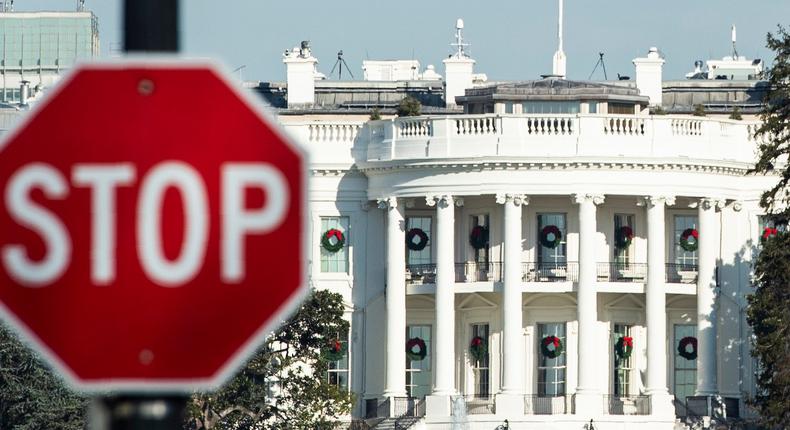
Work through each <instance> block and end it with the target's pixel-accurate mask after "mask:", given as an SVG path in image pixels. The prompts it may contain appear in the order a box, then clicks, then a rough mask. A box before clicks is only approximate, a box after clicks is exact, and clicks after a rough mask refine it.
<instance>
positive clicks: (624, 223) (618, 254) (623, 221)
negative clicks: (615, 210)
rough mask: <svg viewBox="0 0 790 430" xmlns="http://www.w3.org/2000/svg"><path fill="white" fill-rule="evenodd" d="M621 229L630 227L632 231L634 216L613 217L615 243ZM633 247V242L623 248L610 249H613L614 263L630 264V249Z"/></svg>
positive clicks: (619, 215) (617, 215)
mask: <svg viewBox="0 0 790 430" xmlns="http://www.w3.org/2000/svg"><path fill="white" fill-rule="evenodd" d="M621 227H631V229H632V230H634V216H633V215H631V214H615V216H614V240H615V243H616V241H617V235H618V232H619V231H620V228H621ZM633 246H634V244H633V241H632V242H631V245H629V246H627V247H625V248H618V247H617V246H616V245H615V246H613V247H612V248H614V262H615V263H618V264H629V263H631V248H633Z"/></svg>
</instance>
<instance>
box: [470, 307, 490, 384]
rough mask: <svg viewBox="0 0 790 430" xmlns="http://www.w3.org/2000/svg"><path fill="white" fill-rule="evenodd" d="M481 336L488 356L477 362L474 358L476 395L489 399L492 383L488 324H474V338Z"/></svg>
mask: <svg viewBox="0 0 790 430" xmlns="http://www.w3.org/2000/svg"><path fill="white" fill-rule="evenodd" d="M476 336H480V337H481V338H483V345H485V346H486V354H485V356H483V358H482V359H480V360H479V361H478V360H475V359H474V357H472V369H473V370H474V372H473V373H474V378H475V395H476V396H479V397H488V396H490V395H491V383H490V377H489V360H490V355H491V354H490V351H489V349H488V347H489V341H488V324H485V323H481V324H472V338H475V337H476Z"/></svg>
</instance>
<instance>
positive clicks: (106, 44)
mask: <svg viewBox="0 0 790 430" xmlns="http://www.w3.org/2000/svg"><path fill="white" fill-rule="evenodd" d="M129 1H133V0H129ZM180 3H181V4H180V8H181V9H180V13H181V21H180V35H181V49H182V53H183V55H185V56H188V57H212V58H218V59H220V60H221V61H222V62H224V63H225V65H226V66H227V67H228V68H230V69H231V70H232V69H236V68H238V67H241V68H242V69H241V70H240V72H239V73H241V76H242V77H243V79H244V80H260V81H282V80H284V79H285V66H284V65H283V63H282V53H283V51H284V50H285V49H286V48H291V47H294V46H298V45H299V42H300V41H301V40H310V41H311V45H312V47H313V54H314V55H315V56H316V57H317V58H318V60H319V66H318V67H319V70H320V71H321V72H323V73H325V74H326V75H330V71H331V69H332V67H333V65H334V64H335V62H336V59H337V55H336V54H337V51H339V50H341V49H342V50H343V52H344V58H345V60H346V62H347V63H348V65H349V66H350V67H351V72H352V73H353V74H354V77H355V78H356V79H361V77H362V61H363V60H365V59H372V60H375V59H416V60H419V61H420V64H421V66H422V68H425V66H427V65H428V64H434V65H435V66H436V70H437V72H438V73H440V74H443V73H444V67H443V65H442V64H441V61H442V59H444V58H446V57H447V55H448V54H450V53H451V52H453V51H452V48H451V47H450V46H449V44H450V43H451V42H452V41H453V40H454V34H455V22H456V19H457V18H462V19H463V20H464V22H465V29H464V37H465V39H466V41H467V42H469V43H471V47H470V48H469V51H468V52H470V53H471V56H472V58H473V59H474V60H475V61H476V65H475V72H477V73H485V74H486V75H487V76H488V78H489V80H528V79H536V78H538V77H539V76H540V75H541V74H546V73H550V72H551V59H552V56H553V54H554V51H556V49H557V37H556V34H557V0H519V1H515V0H510V1H498V0H488V1H482V2H481V1H471V0H444V1H438V0H421V1H418V0H398V1H394V2H393V1H389V2H384V1H380V0H336V1H326V0H324V1H317V0H291V1H273V0H224V1H219V0H182V1H181V2H180ZM76 5H77V0H16V1H15V10H74V9H75V8H76ZM758 5H759V7H758ZM86 8H87V9H89V10H92V11H93V12H94V13H96V15H97V16H98V17H99V37H100V40H101V53H102V55H105V56H106V55H109V54H110V52H112V51H117V50H119V49H120V47H121V45H122V40H123V36H122V32H123V29H122V22H123V21H122V19H121V13H122V9H123V1H122V0H86ZM733 24H735V25H736V26H737V35H738V43H737V48H738V53H739V54H740V55H744V56H747V57H748V58H750V59H753V58H762V59H763V60H764V61H766V62H767V63H768V64H770V61H771V60H772V58H773V56H772V54H771V51H770V50H768V49H767V48H766V47H765V36H766V33H767V32H769V31H774V30H775V29H776V26H777V24H782V25H785V26H787V25H789V24H790V1H789V0H754V1H744V0H660V1H657V0H598V1H591V0H565V24H564V25H565V32H564V33H565V36H564V40H565V49H564V50H565V53H566V56H567V58H568V78H569V79H588V78H589V77H590V74H591V72H593V69H594V68H595V66H596V63H597V62H598V53H599V52H603V53H604V64H605V66H606V71H607V73H608V77H609V79H615V78H616V75H617V74H618V73H619V74H621V75H627V76H631V77H632V78H633V76H634V66H633V64H632V63H631V60H632V59H634V58H636V57H640V56H644V55H645V54H646V53H647V50H648V48H649V47H651V46H656V47H658V48H659V49H660V51H661V52H662V53H663V54H664V56H665V59H666V61H667V62H666V64H665V65H664V79H682V78H683V77H684V75H685V73H687V72H689V71H691V70H692V69H693V64H694V60H697V59H702V60H707V59H711V58H717V59H718V58H721V57H723V56H725V55H729V54H730V51H731V42H730V26H731V25H733ZM336 72H337V71H336ZM603 77H604V76H603V71H602V68H601V67H600V66H599V67H598V69H597V70H596V71H595V74H594V75H593V76H592V79H595V80H601V79H603ZM331 78H335V79H336V78H337V74H336V73H335V75H333V76H331ZM346 78H348V75H345V73H344V79H346Z"/></svg>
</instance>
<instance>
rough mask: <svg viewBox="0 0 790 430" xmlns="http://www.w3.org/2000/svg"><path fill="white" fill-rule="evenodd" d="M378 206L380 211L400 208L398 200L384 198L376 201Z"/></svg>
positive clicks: (395, 198)
mask: <svg viewBox="0 0 790 430" xmlns="http://www.w3.org/2000/svg"><path fill="white" fill-rule="evenodd" d="M376 204H377V205H378V207H379V209H394V208H396V207H398V198H397V197H383V198H380V199H376Z"/></svg>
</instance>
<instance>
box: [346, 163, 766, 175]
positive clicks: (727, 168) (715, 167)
mask: <svg viewBox="0 0 790 430" xmlns="http://www.w3.org/2000/svg"><path fill="white" fill-rule="evenodd" d="M716 163H718V164H710V163H707V162H705V161H704V160H701V161H699V162H678V161H657V162H614V161H492V162H480V161H442V162H436V163H409V164H393V163H388V164H387V165H381V166H372V165H371V166H366V167H362V168H359V171H360V172H363V173H371V174H380V173H384V172H392V171H397V170H431V169H465V170H468V171H496V170H504V171H511V170H512V171H517V170H538V171H567V170H610V171H611V170H615V171H654V172H658V171H673V172H684V171H685V172H697V173H714V174H722V175H730V176H744V175H746V173H747V172H748V170H749V169H750V168H752V167H753V166H752V165H750V164H747V163H738V162H721V161H717V162H716Z"/></svg>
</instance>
